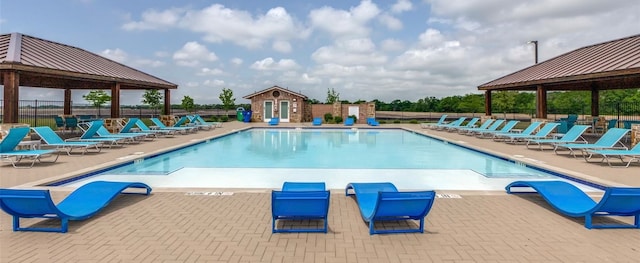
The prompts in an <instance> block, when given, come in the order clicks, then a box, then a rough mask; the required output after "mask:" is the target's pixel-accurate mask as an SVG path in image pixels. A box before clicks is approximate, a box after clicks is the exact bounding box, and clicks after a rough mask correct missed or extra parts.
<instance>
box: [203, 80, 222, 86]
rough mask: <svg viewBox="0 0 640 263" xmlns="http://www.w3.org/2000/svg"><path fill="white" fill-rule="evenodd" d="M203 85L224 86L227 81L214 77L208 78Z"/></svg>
mask: <svg viewBox="0 0 640 263" xmlns="http://www.w3.org/2000/svg"><path fill="white" fill-rule="evenodd" d="M202 85H204V86H208V87H223V86H224V85H225V82H224V80H220V79H213V80H210V79H208V80H205V81H204V82H202Z"/></svg>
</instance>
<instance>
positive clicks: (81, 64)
mask: <svg viewBox="0 0 640 263" xmlns="http://www.w3.org/2000/svg"><path fill="white" fill-rule="evenodd" d="M0 70H18V71H20V74H21V78H22V75H23V74H25V77H26V79H25V81H26V82H27V83H22V82H23V80H21V85H24V86H32V87H47V88H61V87H59V86H50V85H54V84H55V83H60V82H59V81H60V80H61V79H63V80H69V79H72V80H77V81H78V80H79V81H85V82H86V81H89V82H91V81H98V82H103V81H106V82H111V83H113V82H118V83H120V84H121V85H122V88H138V89H140V88H143V89H145V88H150V89H153V88H161V89H175V88H177V85H176V84H173V83H171V82H168V81H166V80H163V79H160V78H158V77H155V76H152V75H149V74H147V73H144V72H142V71H139V70H137V69H134V68H131V67H128V66H126V65H123V64H120V63H118V62H115V61H113V60H110V59H107V58H104V57H102V56H99V55H96V54H94V53H91V52H89V51H86V50H83V49H81V48H77V47H73V46H69V45H65V44H60V43H56V42H53V41H49V40H45V39H40V38H36V37H32V36H28V35H23V34H20V33H10V34H2V35H0ZM34 76H37V77H38V78H40V79H38V80H35V79H33V77H34ZM42 78H46V79H44V80H43V79H42ZM72 83H73V82H72ZM73 84H75V83H73ZM84 84H86V83H84Z"/></svg>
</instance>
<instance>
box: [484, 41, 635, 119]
mask: <svg viewBox="0 0 640 263" xmlns="http://www.w3.org/2000/svg"><path fill="white" fill-rule="evenodd" d="M637 88H640V35H634V36H630V37H626V38H622V39H617V40H612V41H609V42H604V43H600V44H595V45H591V46H586V47H583V48H579V49H577V50H574V51H571V52H568V53H565V54H562V55H560V56H557V57H554V58H552V59H549V60H547V61H544V62H542V63H540V64H536V65H533V66H531V67H528V68H525V69H522V70H520V71H516V72H514V73H511V74H509V75H506V76H504V77H501V78H498V79H495V80H492V81H490V82H487V83H485V84H482V85H480V86H478V90H484V91H485V114H486V115H491V92H492V91H506V90H516V91H536V117H537V118H547V91H561V90H564V91H577V90H582V91H591V115H592V116H599V108H598V103H599V91H601V90H611V89H637Z"/></svg>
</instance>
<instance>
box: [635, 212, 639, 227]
mask: <svg viewBox="0 0 640 263" xmlns="http://www.w3.org/2000/svg"><path fill="white" fill-rule="evenodd" d="M634 225H635V226H636V228H640V215H636V220H635V223H634Z"/></svg>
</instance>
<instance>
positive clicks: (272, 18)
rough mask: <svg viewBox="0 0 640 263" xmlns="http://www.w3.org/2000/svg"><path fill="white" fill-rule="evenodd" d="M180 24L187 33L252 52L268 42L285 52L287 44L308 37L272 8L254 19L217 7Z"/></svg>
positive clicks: (193, 13)
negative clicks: (200, 34) (227, 42)
mask: <svg viewBox="0 0 640 263" xmlns="http://www.w3.org/2000/svg"><path fill="white" fill-rule="evenodd" d="M180 24H181V26H182V27H183V28H186V29H187V30H190V31H193V32H200V33H203V34H204V39H205V40H206V41H209V42H213V43H222V42H225V41H230V42H233V43H235V44H237V45H240V46H243V47H246V48H250V49H255V48H260V47H262V46H263V45H264V43H265V42H268V41H275V42H278V43H277V44H274V47H275V48H283V46H284V44H283V43H284V42H286V41H288V40H291V39H295V38H300V37H304V35H301V34H299V32H300V31H304V30H303V29H301V27H300V26H299V25H298V23H297V22H296V21H295V20H294V19H293V17H291V15H289V13H287V10H286V9H284V8H283V7H275V8H271V9H269V11H267V13H265V14H262V15H258V16H257V17H255V18H254V17H253V16H252V14H251V13H249V12H247V11H243V10H236V9H230V8H226V7H224V6H223V5H220V4H214V5H211V6H209V7H207V8H204V9H202V10H190V11H188V12H187V13H186V15H185V16H184V18H183V19H182V20H181V21H180ZM278 51H282V50H278Z"/></svg>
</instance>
